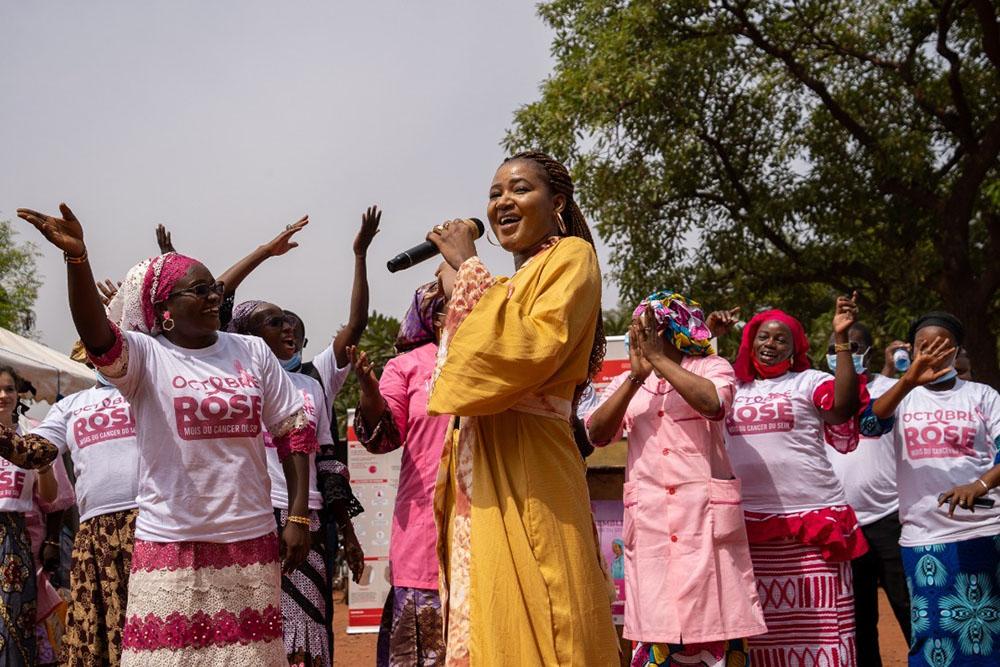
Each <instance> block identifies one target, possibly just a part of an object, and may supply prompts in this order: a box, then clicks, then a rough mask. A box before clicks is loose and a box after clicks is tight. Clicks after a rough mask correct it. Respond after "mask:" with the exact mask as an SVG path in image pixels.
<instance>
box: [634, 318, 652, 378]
mask: <svg viewBox="0 0 1000 667" xmlns="http://www.w3.org/2000/svg"><path fill="white" fill-rule="evenodd" d="M640 328H641V325H640V324H639V323H638V322H632V324H630V325H629V328H628V361H629V365H630V366H631V371H632V375H634V376H635V377H637V378H638V379H640V380H645V379H646V378H648V377H649V374H650V373H652V372H653V364H651V363H649V361H648V360H647V359H646V357H644V356H642V348H641V347H640V343H639V329H640Z"/></svg>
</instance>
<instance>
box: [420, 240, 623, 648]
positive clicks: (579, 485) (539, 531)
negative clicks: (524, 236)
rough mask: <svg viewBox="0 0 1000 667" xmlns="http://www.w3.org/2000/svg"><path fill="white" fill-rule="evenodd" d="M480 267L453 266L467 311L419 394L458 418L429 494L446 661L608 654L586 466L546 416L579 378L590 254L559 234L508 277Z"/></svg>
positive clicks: (595, 295)
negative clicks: (428, 386) (527, 406)
mask: <svg viewBox="0 0 1000 667" xmlns="http://www.w3.org/2000/svg"><path fill="white" fill-rule="evenodd" d="M478 267H479V273H478V274H475V273H474V272H472V269H469V270H466V269H467V267H466V266H465V265H463V270H462V271H460V272H459V278H458V280H457V281H456V288H455V289H456V296H457V297H458V298H457V299H456V298H454V297H453V307H455V303H458V304H462V303H463V299H466V297H469V295H470V294H471V295H472V296H471V297H470V298H468V299H466V301H465V303H467V307H469V308H470V310H469V312H468V313H467V314H465V317H464V319H462V320H460V322H459V323H458V326H457V329H456V330H455V331H454V332H447V331H446V335H445V339H444V340H443V341H442V348H441V357H440V358H439V369H438V375H437V378H436V380H435V384H434V387H433V390H432V393H431V396H430V401H429V406H428V409H429V412H430V413H431V414H452V415H458V416H459V417H461V431H460V432H459V433H458V434H457V437H455V435H456V434H453V435H450V436H449V440H448V442H447V443H446V448H445V454H444V460H443V461H442V469H441V475H440V477H439V487H438V493H437V498H436V503H435V504H436V510H437V516H438V520H439V536H440V541H439V550H440V551H441V556H442V589H443V590H442V592H443V593H444V596H443V599H442V604H443V605H444V606H445V613H446V615H447V621H448V623H447V629H446V632H447V643H448V664H449V665H472V666H473V667H493V666H497V667H500V666H504V667H507V666H510V665H517V666H526V667H529V666H532V665H545V666H549V665H580V666H584V665H586V666H587V667H591V666H598V667H603V666H605V665H607V666H613V665H617V664H619V662H618V660H619V658H618V643H617V638H616V635H615V631H614V627H613V625H612V622H611V608H610V604H609V600H608V593H607V587H606V582H605V579H604V575H603V573H602V570H601V566H600V561H599V554H598V551H597V545H596V542H595V536H594V529H593V519H592V515H591V512H590V504H589V494H588V491H587V482H586V476H585V466H584V463H583V460H582V459H581V457H580V454H579V452H578V450H577V448H576V445H575V443H574V440H573V437H572V434H571V432H570V428H569V424H568V423H567V421H566V418H565V413H563V414H562V416H561V417H560V416H558V415H559V412H560V408H562V409H564V408H565V405H566V403H567V402H568V401H569V400H570V399H571V398H572V395H573V389H574V388H575V387H576V385H577V384H579V383H580V382H582V381H584V379H585V378H586V376H587V368H588V359H589V356H590V349H591V346H592V343H593V336H594V327H595V326H596V322H597V317H598V314H599V310H600V292H601V282H600V271H599V269H598V265H597V258H596V256H595V254H594V251H593V248H592V247H591V246H590V245H589V244H588V243H586V242H585V241H582V240H580V239H577V238H565V239H562V240H560V241H559V242H557V243H556V244H555V245H553V246H552V247H551V248H548V249H546V250H544V251H542V252H541V253H539V254H538V255H536V256H535V257H534V258H532V260H531V261H530V262H529V263H527V264H526V265H525V266H523V267H522V268H521V270H520V271H518V272H517V273H516V274H515V275H514V276H513V277H512V278H511V279H509V280H508V279H505V278H500V279H493V278H492V277H491V276H489V275H488V273H486V272H485V269H483V268H482V265H481V264H479V265H478ZM477 281H478V283H477ZM484 281H486V284H489V283H492V286H490V287H488V288H486V289H485V291H483V290H482V287H483V284H484ZM477 297H478V300H477ZM525 402H530V403H531V405H532V413H534V414H532V413H529V412H525V411H523V409H519V406H518V404H519V403H521V404H522V405H523V404H524V403H525ZM546 406H552V407H546ZM539 413H541V414H539ZM543 414H547V415H548V416H543Z"/></svg>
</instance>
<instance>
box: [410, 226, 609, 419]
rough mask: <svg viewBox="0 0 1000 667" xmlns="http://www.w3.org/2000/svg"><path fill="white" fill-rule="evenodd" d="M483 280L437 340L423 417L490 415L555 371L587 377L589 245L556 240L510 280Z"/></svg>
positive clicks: (593, 299)
mask: <svg viewBox="0 0 1000 667" xmlns="http://www.w3.org/2000/svg"><path fill="white" fill-rule="evenodd" d="M490 280H492V284H491V286H489V287H488V288H487V289H486V290H485V291H484V292H483V293H482V294H481V295H480V296H479V298H478V301H477V302H476V303H475V305H474V306H473V307H472V309H471V312H469V313H468V315H467V316H466V317H465V319H464V320H463V321H462V322H461V324H460V325H459V326H458V329H457V330H456V331H455V332H454V335H453V336H451V337H450V339H448V340H443V341H442V347H441V350H440V352H439V354H440V355H441V356H440V357H439V360H438V365H439V373H438V376H437V378H436V380H435V382H434V386H433V389H432V392H431V396H430V400H429V401H428V413H429V414H431V415H439V414H450V415H459V416H481V415H491V414H498V413H500V412H503V411H505V410H507V409H509V408H510V407H511V406H513V405H514V404H515V403H517V402H518V401H519V400H521V399H522V398H526V397H528V396H530V395H532V394H536V393H538V392H539V390H540V389H541V388H543V387H544V386H545V385H546V384H552V382H551V381H552V380H553V379H554V378H555V377H556V376H557V375H558V376H559V378H558V379H559V380H564V381H566V382H567V383H570V382H571V383H572V384H577V383H580V382H583V381H584V380H585V379H586V377H587V366H588V361H589V358H590V350H591V347H592V345H593V340H594V327H595V326H596V323H597V317H598V313H599V312H600V306H601V274H600V269H599V268H598V265H597V256H596V254H595V253H594V249H593V247H591V245H590V244H589V243H587V242H586V241H583V240H582V239H578V238H575V237H569V238H564V239H561V240H560V241H559V243H557V244H556V245H555V246H554V247H553V248H551V249H550V250H547V251H543V254H542V255H539V256H537V257H536V258H535V259H534V260H532V262H531V263H530V264H529V265H528V266H526V267H524V268H523V269H522V270H521V273H520V274H518V275H517V276H516V280H513V281H508V280H505V279H498V280H496V279H492V277H490ZM456 286H457V283H456ZM453 298H454V297H453ZM567 398H568V397H567Z"/></svg>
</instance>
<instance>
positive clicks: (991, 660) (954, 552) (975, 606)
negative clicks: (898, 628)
mask: <svg viewBox="0 0 1000 667" xmlns="http://www.w3.org/2000/svg"><path fill="white" fill-rule="evenodd" d="M902 551H903V569H904V570H905V571H906V583H907V585H908V586H909V589H910V615H911V616H910V617H911V626H912V631H911V637H910V653H909V656H910V658H909V664H910V666H911V667H924V666H927V667H959V666H960V665H961V667H986V665H990V666H991V667H995V666H996V665H1000V535H996V536H993V537H977V538H973V539H971V540H964V541H962V542H951V543H949V544H934V545H931V546H924V547H902Z"/></svg>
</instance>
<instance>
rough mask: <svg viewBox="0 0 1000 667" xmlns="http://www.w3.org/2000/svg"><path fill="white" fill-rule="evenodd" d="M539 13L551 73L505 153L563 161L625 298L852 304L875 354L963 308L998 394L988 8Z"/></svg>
mask: <svg viewBox="0 0 1000 667" xmlns="http://www.w3.org/2000/svg"><path fill="white" fill-rule="evenodd" d="M539 11H540V13H541V15H542V17H543V18H544V20H545V21H546V22H547V23H548V24H549V25H550V26H551V27H552V28H553V30H554V31H555V39H554V42H553V45H552V52H553V55H554V57H555V61H556V65H555V70H554V72H553V73H552V75H551V76H550V77H549V78H548V79H547V80H546V81H545V82H544V83H543V85H542V88H541V98H540V99H539V100H538V101H536V102H533V103H531V104H528V105H526V106H524V107H522V108H521V109H520V110H519V111H518V112H517V114H516V118H515V125H514V127H513V129H512V130H511V131H510V132H509V133H508V135H507V137H506V145H507V148H509V149H510V150H516V149H521V148H526V147H529V146H530V147H540V148H542V149H543V150H547V151H549V152H551V153H553V154H554V155H556V156H557V157H559V158H561V159H563V160H566V161H567V162H568V163H569V164H571V165H572V168H573V175H574V178H575V180H576V183H577V192H578V198H579V200H580V203H581V205H582V206H583V208H584V210H585V211H586V212H587V213H588V215H590V216H591V217H592V218H593V219H594V221H595V222H596V228H597V230H598V233H599V234H600V235H601V237H602V238H603V239H605V240H606V241H607V242H608V244H609V245H610V247H611V249H612V265H613V266H612V272H611V274H612V276H613V277H614V279H615V280H616V281H617V282H618V284H619V286H620V288H621V296H622V301H623V303H634V302H636V301H638V299H639V298H641V297H642V296H643V295H644V294H646V293H648V292H649V291H650V290H651V289H656V288H660V287H663V286H667V285H669V286H671V287H674V288H676V289H680V290H684V291H687V292H689V293H690V294H691V295H692V296H693V297H694V298H696V299H698V300H699V301H701V302H702V303H703V304H705V306H706V308H708V309H715V308H722V307H730V306H732V305H741V306H742V307H743V309H744V317H748V316H749V315H751V314H752V312H753V311H754V310H756V309H759V308H762V307H764V306H768V305H774V306H780V307H782V308H784V309H786V310H788V311H789V312H792V313H793V314H795V315H797V316H798V317H800V318H801V320H802V321H803V322H804V323H806V324H807V325H808V324H810V323H814V322H816V321H818V319H819V318H821V317H825V321H826V322H829V315H831V314H832V307H833V302H834V298H835V295H837V294H844V293H849V292H850V291H851V290H854V289H857V290H858V292H859V293H860V303H861V306H862V318H863V319H865V320H866V321H868V322H869V323H870V324H871V325H872V326H873V329H874V331H875V334H876V336H877V337H878V338H880V339H881V341H885V340H887V339H888V337H890V336H900V335H901V334H903V333H904V332H905V330H906V326H907V323H908V321H909V320H910V318H911V317H912V316H914V315H915V314H916V313H918V312H920V311H923V310H926V309H930V308H935V307H945V308H947V309H950V310H952V311H954V312H956V314H958V315H959V316H960V317H962V318H963V319H965V320H966V324H967V328H968V329H969V330H970V338H969V341H968V346H969V347H970V354H973V363H974V366H976V367H977V368H981V369H982V370H983V371H984V372H986V373H987V374H988V375H990V377H991V379H992V381H994V382H995V381H996V380H997V379H1000V369H998V366H997V358H996V356H997V347H996V333H995V332H996V330H997V325H998V324H1000V298H998V287H1000V262H998V261H997V256H998V251H1000V173H998V162H997V155H998V153H1000V113H998V109H1000V104H998V101H1000V36H998V33H1000V30H998V28H997V10H996V7H995V5H994V4H993V3H990V2H988V1H987V0H970V2H965V3H957V4H954V3H936V2H927V1H913V0H911V1H904V0H871V1H870V2H848V1H847V0H804V1H802V2H794V3H787V2H775V1H773V0H771V1H766V0H667V1H664V0H634V1H631V2H625V1H623V0H619V1H617V2H608V1H607V0H552V1H550V2H546V3H544V4H542V5H541V7H540V10H539ZM828 332H829V328H828V325H827V328H826V331H817V334H816V335H817V336H818V337H822V338H824V339H825V336H826V335H828ZM990 332H992V333H990ZM973 348H974V349H973ZM987 366H990V368H987Z"/></svg>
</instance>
